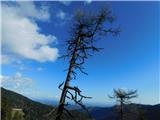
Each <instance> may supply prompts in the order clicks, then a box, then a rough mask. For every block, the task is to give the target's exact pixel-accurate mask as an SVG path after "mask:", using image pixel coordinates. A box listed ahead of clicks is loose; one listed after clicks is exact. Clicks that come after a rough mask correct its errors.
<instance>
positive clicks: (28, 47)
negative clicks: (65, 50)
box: [2, 2, 58, 63]
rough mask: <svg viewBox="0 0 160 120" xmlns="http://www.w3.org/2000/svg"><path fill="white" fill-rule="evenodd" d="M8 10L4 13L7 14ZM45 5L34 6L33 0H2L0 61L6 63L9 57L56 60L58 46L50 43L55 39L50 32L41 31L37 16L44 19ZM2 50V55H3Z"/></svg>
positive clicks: (44, 60) (47, 17)
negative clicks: (12, 1) (0, 47)
mask: <svg viewBox="0 0 160 120" xmlns="http://www.w3.org/2000/svg"><path fill="white" fill-rule="evenodd" d="M6 13H7V14H6ZM49 18H50V14H49V12H48V8H47V7H45V6H40V7H39V8H37V7H36V6H35V4H34V3H33V2H16V5H13V4H7V3H3V4H2V54H3V55H2V63H9V62H10V60H11V61H12V59H10V58H11V57H7V56H6V54H7V55H8V53H9V55H12V56H16V58H17V57H18V58H23V59H24V58H25V59H31V60H35V61H39V62H46V61H55V60H56V59H57V57H58V49H57V48H53V47H50V44H53V43H56V37H55V36H53V35H44V34H42V33H40V27H39V26H38V25H37V23H36V20H42V21H44V20H45V21H47V20H49ZM4 54H5V56H4Z"/></svg>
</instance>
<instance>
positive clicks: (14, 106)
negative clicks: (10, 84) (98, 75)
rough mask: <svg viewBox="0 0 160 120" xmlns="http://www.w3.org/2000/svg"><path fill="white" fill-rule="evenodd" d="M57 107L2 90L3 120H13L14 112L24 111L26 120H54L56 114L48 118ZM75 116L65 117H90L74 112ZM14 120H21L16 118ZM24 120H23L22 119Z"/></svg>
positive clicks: (65, 116) (87, 119)
mask: <svg viewBox="0 0 160 120" xmlns="http://www.w3.org/2000/svg"><path fill="white" fill-rule="evenodd" d="M54 109H55V107H53V106H50V105H46V104H42V103H40V102H35V101H33V100H30V99H28V98H27V97H25V96H23V95H21V94H18V93H15V92H13V91H10V90H7V89H4V88H1V119H2V120H11V116H12V114H13V110H22V111H21V112H24V120H51V119H52V120H54V118H55V114H51V115H50V116H47V115H48V113H50V111H52V110H54ZM70 112H71V113H72V115H73V116H74V117H73V118H71V117H70V116H68V115H67V114H65V115H64V116H63V117H64V119H65V120H89V118H88V115H86V114H84V113H82V112H79V111H76V110H72V111H70ZM14 120H19V119H17V118H15V119H14ZM20 120H22V119H20Z"/></svg>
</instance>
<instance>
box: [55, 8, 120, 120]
mask: <svg viewBox="0 0 160 120" xmlns="http://www.w3.org/2000/svg"><path fill="white" fill-rule="evenodd" d="M113 20H114V17H113V16H112V15H111V11H110V10H108V9H104V10H102V11H100V12H99V13H98V14H96V15H90V14H86V13H85V12H83V11H78V12H77V14H76V15H75V21H74V23H73V27H72V37H71V39H69V40H68V41H67V42H66V45H67V53H66V55H63V56H62V57H61V58H69V67H68V69H67V72H68V73H67V77H66V80H65V82H63V83H62V84H60V85H59V88H60V89H61V90H62V94H61V98H60V101H59V106H58V108H57V113H56V120H61V118H62V114H63V113H64V112H65V111H66V113H68V114H69V115H71V114H70V113H69V111H68V110H67V109H66V108H65V106H66V105H68V103H66V98H68V99H70V100H73V101H74V102H75V103H76V104H78V105H80V106H81V107H82V108H83V109H85V110H86V111H87V109H86V107H85V106H84V105H83V103H82V100H83V99H84V98H91V97H87V96H84V95H82V94H81V90H80V89H79V88H78V87H75V86H71V85H70V81H71V80H72V79H76V76H77V70H80V72H82V73H84V74H87V73H86V72H84V68H83V64H84V63H85V60H86V59H87V58H88V57H89V56H91V54H90V53H91V52H92V51H93V52H99V51H100V50H101V48H98V47H96V46H95V45H94V42H95V39H96V38H97V36H101V35H106V34H107V33H111V34H112V35H117V34H118V33H119V29H118V28H116V29H113V28H108V29H107V28H104V23H105V22H108V23H111V22H113ZM62 87H63V88H62ZM71 116H72V115H71Z"/></svg>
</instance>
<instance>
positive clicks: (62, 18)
mask: <svg viewBox="0 0 160 120" xmlns="http://www.w3.org/2000/svg"><path fill="white" fill-rule="evenodd" d="M56 17H57V18H59V19H61V20H64V19H65V17H66V13H65V12H63V11H62V10H60V11H59V12H57V14H56Z"/></svg>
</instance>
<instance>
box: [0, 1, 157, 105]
mask: <svg viewBox="0 0 160 120" xmlns="http://www.w3.org/2000/svg"><path fill="white" fill-rule="evenodd" d="M105 6H109V7H111V8H112V11H113V14H114V15H115V16H116V21H115V22H114V23H113V25H112V26H113V27H115V26H120V27H121V29H122V32H121V33H120V35H119V36H118V37H112V36H106V37H103V38H102V39H100V40H98V41H97V43H96V44H97V46H100V47H103V48H104V50H102V51H101V52H99V53H96V54H94V56H92V57H90V58H89V59H88V60H87V61H86V64H85V65H84V66H85V68H86V72H87V73H88V74H89V75H88V76H86V75H83V74H79V75H78V76H77V80H76V81H72V82H71V84H73V85H76V86H79V88H81V89H82V93H84V94H86V95H89V96H92V97H93V99H91V100H88V101H87V102H88V103H105V104H109V103H110V102H113V101H112V100H110V99H109V98H108V95H109V94H112V91H113V89H114V88H115V89H116V88H123V89H133V90H134V89H137V90H138V95H139V96H138V98H136V99H134V100H133V101H134V102H137V103H144V104H157V103H159V99H160V98H159V96H160V93H159V75H158V74H159V68H158V66H159V63H158V62H159V58H158V56H159V53H158V51H159V48H158V44H159V27H160V26H159V2H89V3H88V2H68V3H67V2H29V3H27V2H18V3H16V2H3V4H2V71H1V72H2V75H1V80H2V86H3V87H6V88H8V89H11V90H14V91H17V92H20V93H22V94H24V95H26V96H28V97H30V98H46V99H58V98H59V97H60V93H61V91H60V90H59V89H58V85H59V84H60V83H61V82H63V81H64V80H65V77H66V72H64V70H65V69H66V68H67V67H68V61H67V60H65V61H64V60H59V59H57V57H58V56H60V55H62V54H64V53H65V46H64V44H65V41H66V40H67V39H68V38H69V28H70V25H71V23H72V20H73V15H74V12H75V11H76V9H84V10H85V11H93V12H96V11H97V10H99V9H100V8H102V7H105ZM7 11H12V13H10V14H9V15H6V14H5V13H6V12H7ZM15 25H16V26H19V27H16V26H15ZM19 33H21V34H19ZM10 38H12V39H10ZM38 40H39V41H38Z"/></svg>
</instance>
